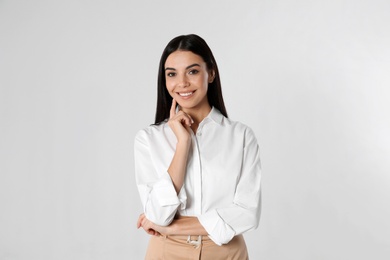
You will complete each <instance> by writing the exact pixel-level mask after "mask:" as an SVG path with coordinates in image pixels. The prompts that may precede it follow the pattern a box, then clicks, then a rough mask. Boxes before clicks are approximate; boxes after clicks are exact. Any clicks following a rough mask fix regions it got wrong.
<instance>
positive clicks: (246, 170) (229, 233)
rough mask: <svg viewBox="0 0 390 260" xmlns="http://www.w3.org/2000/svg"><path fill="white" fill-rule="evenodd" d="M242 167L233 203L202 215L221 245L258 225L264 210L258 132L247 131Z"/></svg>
mask: <svg viewBox="0 0 390 260" xmlns="http://www.w3.org/2000/svg"><path fill="white" fill-rule="evenodd" d="M244 137H245V141H244V149H243V155H242V168H241V173H240V178H239V180H238V182H237V185H236V191H235V194H234V198H233V201H232V202H231V204H230V205H226V206H224V207H219V208H215V209H213V210H210V211H208V212H205V213H204V214H202V215H200V216H198V219H199V222H200V223H201V224H202V226H203V227H204V228H205V229H206V230H207V232H208V234H209V237H210V238H211V239H212V240H213V241H214V242H215V243H216V244H218V245H221V244H226V243H228V242H229V241H230V240H231V239H232V238H233V237H234V236H235V235H238V234H242V233H244V232H246V231H248V230H252V229H255V228H257V226H258V224H259V220H260V209H261V190H260V186H261V185H260V184H261V168H260V156H259V154H260V152H259V147H258V144H257V140H256V138H255V136H254V133H253V132H252V131H251V130H250V129H249V128H248V129H247V130H246V131H245V136H244Z"/></svg>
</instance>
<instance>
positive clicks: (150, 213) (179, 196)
mask: <svg viewBox="0 0 390 260" xmlns="http://www.w3.org/2000/svg"><path fill="white" fill-rule="evenodd" d="M175 107H176V101H174V102H172V107H171V115H170V120H169V122H168V123H169V126H170V127H171V129H172V130H173V132H174V134H175V135H176V137H177V144H176V150H175V152H174V155H173V158H172V161H171V164H170V166H169V168H168V170H167V171H162V172H156V169H155V168H154V164H153V159H154V158H153V157H155V155H154V156H152V155H151V154H153V152H154V154H156V151H155V150H153V152H151V151H150V149H151V148H150V147H151V146H152V145H151V143H153V140H152V141H150V138H149V137H148V133H147V132H146V131H140V132H139V133H138V134H137V136H136V138H135V145H134V148H135V173H136V181H137V186H138V190H139V193H140V196H141V202H142V204H143V207H144V213H145V214H146V216H147V217H148V219H150V220H151V221H153V222H154V223H156V224H158V225H161V226H166V225H169V223H171V221H172V220H173V217H174V216H175V214H176V211H177V208H178V206H179V205H180V204H181V205H182V207H185V200H186V195H185V191H184V188H183V183H184V178H185V172H186V167H187V160H188V153H189V148H190V145H191V135H190V132H189V131H190V130H189V127H190V124H191V121H192V119H191V118H190V117H189V116H188V115H187V114H185V113H184V112H182V111H180V112H178V113H176V111H175ZM154 141H155V140H154ZM150 142H151V143H150ZM157 150H158V149H157ZM161 152H164V151H161ZM157 154H158V151H157ZM157 156H159V155H157ZM157 171H158V170H157Z"/></svg>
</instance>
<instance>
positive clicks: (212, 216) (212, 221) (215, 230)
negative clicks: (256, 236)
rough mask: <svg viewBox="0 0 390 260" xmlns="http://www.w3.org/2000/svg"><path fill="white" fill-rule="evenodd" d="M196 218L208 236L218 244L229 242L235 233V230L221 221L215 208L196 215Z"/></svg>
mask: <svg viewBox="0 0 390 260" xmlns="http://www.w3.org/2000/svg"><path fill="white" fill-rule="evenodd" d="M198 220H199V222H200V224H202V226H203V227H204V228H205V229H206V231H207V233H208V234H209V238H210V239H211V240H213V242H214V243H215V244H217V245H219V246H221V245H222V244H227V243H229V241H230V240H232V238H233V237H234V235H235V234H236V232H234V230H233V229H232V228H231V227H230V226H229V225H228V224H226V223H225V222H224V221H223V219H222V218H221V217H220V216H219V214H218V212H217V210H215V209H214V210H211V211H209V212H206V213H205V214H202V215H200V216H198Z"/></svg>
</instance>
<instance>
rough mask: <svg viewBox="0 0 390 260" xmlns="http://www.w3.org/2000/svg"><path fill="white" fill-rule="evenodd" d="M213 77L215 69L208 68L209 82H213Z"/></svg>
mask: <svg viewBox="0 0 390 260" xmlns="http://www.w3.org/2000/svg"><path fill="white" fill-rule="evenodd" d="M214 78H215V71H214V70H210V72H209V83H213V81H214Z"/></svg>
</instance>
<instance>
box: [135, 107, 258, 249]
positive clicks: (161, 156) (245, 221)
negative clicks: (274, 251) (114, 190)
mask: <svg viewBox="0 0 390 260" xmlns="http://www.w3.org/2000/svg"><path fill="white" fill-rule="evenodd" d="M191 136H192V145H191V148H190V153H189V158H188V162H187V171H186V176H185V181H184V184H183V186H182V188H181V190H180V192H179V194H177V193H176V191H175V188H174V186H173V183H172V180H171V178H170V175H169V174H168V172H167V170H168V168H169V165H170V163H171V161H172V158H173V155H174V153H175V148H176V143H177V139H176V136H175V134H174V133H173V131H172V130H171V128H170V127H169V126H168V124H167V123H166V122H163V123H161V124H160V125H152V126H149V127H147V128H145V129H143V130H141V131H139V132H138V133H137V135H136V137H135V145H134V148H135V174H136V182H137V186H138V190H139V193H140V196H141V202H142V204H143V207H144V212H145V215H146V217H147V218H148V219H149V220H150V221H152V222H154V223H156V224H158V225H162V226H166V225H169V224H170V223H171V222H172V220H173V218H174V216H175V214H177V213H178V214H180V215H182V216H196V217H198V219H199V221H200V223H201V224H202V226H203V227H204V228H205V229H206V231H207V233H208V234H209V237H210V238H211V239H212V240H213V241H214V242H215V243H216V244H218V245H222V244H226V243H228V242H229V241H230V240H231V239H232V238H233V237H234V236H235V235H238V234H241V233H243V232H245V231H248V230H251V229H254V228H256V227H257V226H258V224H259V219H260V206H261V205H260V204H261V199H260V195H261V193H260V181H261V175H260V171H261V169H260V157H259V147H258V144H257V140H256V137H255V135H254V133H253V131H252V130H251V129H250V128H249V127H247V126H245V125H244V124H241V123H239V122H234V121H231V120H230V119H228V118H226V117H224V116H223V115H222V114H221V113H220V112H219V111H218V110H217V109H215V108H212V110H211V112H210V113H209V115H208V116H207V117H206V118H205V119H204V120H203V121H202V122H201V123H200V124H199V127H198V129H197V132H196V135H194V133H193V132H192V131H191Z"/></svg>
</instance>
